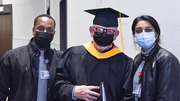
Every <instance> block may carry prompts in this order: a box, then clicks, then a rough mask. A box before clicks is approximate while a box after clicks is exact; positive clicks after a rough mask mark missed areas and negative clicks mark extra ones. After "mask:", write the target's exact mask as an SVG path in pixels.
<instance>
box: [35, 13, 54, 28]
mask: <svg viewBox="0 0 180 101" xmlns="http://www.w3.org/2000/svg"><path fill="white" fill-rule="evenodd" d="M40 17H48V18H50V19H52V20H53V22H54V28H55V26H56V22H55V20H54V19H53V17H51V16H50V15H48V14H41V15H39V16H37V17H36V18H35V19H34V28H35V26H36V24H37V20H38V18H40Z"/></svg>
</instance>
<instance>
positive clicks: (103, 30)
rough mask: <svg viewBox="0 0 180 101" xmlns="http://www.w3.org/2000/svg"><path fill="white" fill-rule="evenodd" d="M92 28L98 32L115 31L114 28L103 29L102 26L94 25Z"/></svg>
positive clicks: (108, 32)
mask: <svg viewBox="0 0 180 101" xmlns="http://www.w3.org/2000/svg"><path fill="white" fill-rule="evenodd" d="M94 29H96V30H94V31H96V32H99V33H103V32H106V33H107V34H114V33H115V32H116V31H115V30H113V29H104V28H102V27H96V28H95V27H94Z"/></svg>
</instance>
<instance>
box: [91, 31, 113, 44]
mask: <svg viewBox="0 0 180 101" xmlns="http://www.w3.org/2000/svg"><path fill="white" fill-rule="evenodd" d="M93 38H94V41H95V42H96V43H97V44H98V45H99V46H108V45H110V44H112V42H113V39H114V34H107V33H106V32H104V33H99V32H95V33H94V36H93Z"/></svg>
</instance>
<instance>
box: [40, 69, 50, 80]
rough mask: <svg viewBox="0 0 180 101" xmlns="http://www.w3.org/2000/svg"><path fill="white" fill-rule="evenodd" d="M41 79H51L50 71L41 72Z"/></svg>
mask: <svg viewBox="0 0 180 101" xmlns="http://www.w3.org/2000/svg"><path fill="white" fill-rule="evenodd" d="M40 77H41V79H50V75H49V71H48V70H41V72H40Z"/></svg>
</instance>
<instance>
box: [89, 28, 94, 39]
mask: <svg viewBox="0 0 180 101" xmlns="http://www.w3.org/2000/svg"><path fill="white" fill-rule="evenodd" d="M89 32H90V34H91V37H93V36H94V29H93V26H90V27H89Z"/></svg>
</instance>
